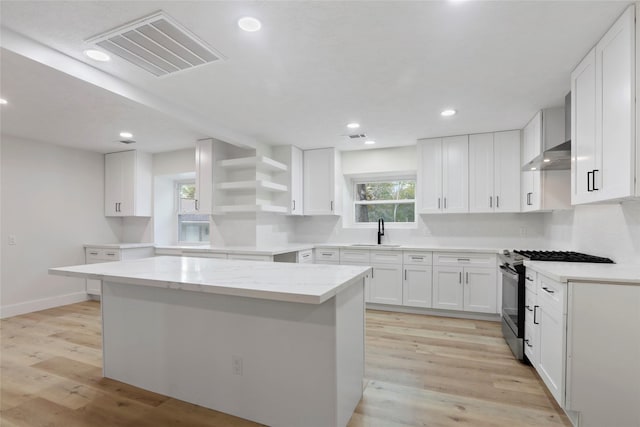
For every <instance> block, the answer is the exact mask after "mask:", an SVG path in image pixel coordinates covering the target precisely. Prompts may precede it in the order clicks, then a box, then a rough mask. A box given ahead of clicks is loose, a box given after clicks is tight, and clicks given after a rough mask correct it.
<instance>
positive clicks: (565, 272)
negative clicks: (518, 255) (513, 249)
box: [524, 261, 640, 285]
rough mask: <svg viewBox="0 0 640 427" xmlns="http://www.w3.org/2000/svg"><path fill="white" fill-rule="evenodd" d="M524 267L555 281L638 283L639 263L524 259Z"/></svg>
mask: <svg viewBox="0 0 640 427" xmlns="http://www.w3.org/2000/svg"><path fill="white" fill-rule="evenodd" d="M524 265H525V267H527V268H531V269H532V270H535V271H537V272H538V273H541V274H543V275H545V276H547V277H549V278H550V279H553V280H555V281H557V282H564V283H566V282H599V283H627V284H635V285H640V265H637V264H591V263H582V262H549V261H525V262H524Z"/></svg>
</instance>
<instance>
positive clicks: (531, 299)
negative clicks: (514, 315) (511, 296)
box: [524, 289, 539, 326]
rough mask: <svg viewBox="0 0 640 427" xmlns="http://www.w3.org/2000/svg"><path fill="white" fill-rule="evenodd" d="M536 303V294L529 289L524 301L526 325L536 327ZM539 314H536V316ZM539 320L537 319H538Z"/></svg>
mask: <svg viewBox="0 0 640 427" xmlns="http://www.w3.org/2000/svg"><path fill="white" fill-rule="evenodd" d="M536 304H537V302H536V294H534V293H533V292H532V291H531V290H529V289H527V290H526V293H525V299H524V323H525V324H526V325H530V326H533V325H534V322H533V321H534V318H533V316H534V310H536V311H537V310H538V309H536V308H534V307H535V305H536ZM538 314H539V313H536V316H537V315H538ZM536 320H537V319H536Z"/></svg>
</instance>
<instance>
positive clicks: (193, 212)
mask: <svg viewBox="0 0 640 427" xmlns="http://www.w3.org/2000/svg"><path fill="white" fill-rule="evenodd" d="M185 184H193V185H194V186H195V185H196V180H195V178H194V179H179V180H175V181H174V187H173V191H174V198H173V200H174V203H175V209H174V212H175V217H174V218H175V233H176V242H177V244H178V245H184V246H187V245H194V246H197V245H200V246H201V245H203V244H209V243H210V238H211V218H210V217H209V216H208V215H207V221H206V222H207V224H208V225H209V240H200V241H198V242H193V241H187V240H180V237H181V233H180V226H181V224H182V223H183V222H185V221H180V215H202V214H198V212H197V211H196V210H195V209H194V210H181V209H180V207H181V203H180V187H181V186H183V185H185ZM203 216H204V215H203ZM186 222H194V221H186ZM197 222H200V223H204V222H205V221H197Z"/></svg>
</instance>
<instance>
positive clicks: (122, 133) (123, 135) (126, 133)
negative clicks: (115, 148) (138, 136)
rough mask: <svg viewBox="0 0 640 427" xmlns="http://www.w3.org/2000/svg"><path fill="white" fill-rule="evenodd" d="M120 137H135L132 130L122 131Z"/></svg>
mask: <svg viewBox="0 0 640 427" xmlns="http://www.w3.org/2000/svg"><path fill="white" fill-rule="evenodd" d="M120 138H133V134H132V133H131V132H120Z"/></svg>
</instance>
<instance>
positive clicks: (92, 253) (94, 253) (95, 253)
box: [89, 252, 98, 255]
mask: <svg viewBox="0 0 640 427" xmlns="http://www.w3.org/2000/svg"><path fill="white" fill-rule="evenodd" d="M89 255H98V252H89Z"/></svg>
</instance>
